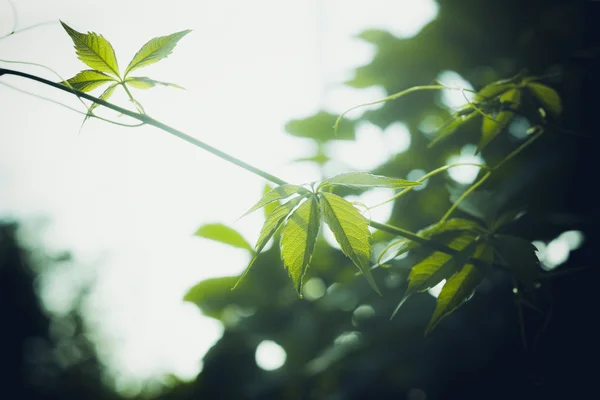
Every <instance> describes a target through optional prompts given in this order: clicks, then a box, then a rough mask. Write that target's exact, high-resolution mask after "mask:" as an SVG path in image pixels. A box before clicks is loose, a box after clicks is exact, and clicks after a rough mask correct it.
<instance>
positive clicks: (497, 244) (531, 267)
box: [492, 235, 540, 289]
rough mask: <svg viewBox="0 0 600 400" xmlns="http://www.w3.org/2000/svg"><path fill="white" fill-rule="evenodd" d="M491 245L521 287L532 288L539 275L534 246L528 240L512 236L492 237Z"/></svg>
mask: <svg viewBox="0 0 600 400" xmlns="http://www.w3.org/2000/svg"><path fill="white" fill-rule="evenodd" d="M492 245H493V246H494V250H495V252H496V254H498V256H499V257H500V260H501V261H502V262H503V263H504V264H506V266H508V268H510V270H511V271H512V272H513V273H514V274H515V277H516V278H517V280H518V281H519V282H520V283H521V284H522V285H523V287H524V288H525V289H531V288H533V287H534V283H535V281H536V279H537V277H538V275H539V273H540V267H539V260H538V258H537V255H536V254H535V252H536V248H535V246H534V245H533V244H531V242H529V241H528V240H525V239H522V238H520V237H516V236H512V235H494V236H493V237H492Z"/></svg>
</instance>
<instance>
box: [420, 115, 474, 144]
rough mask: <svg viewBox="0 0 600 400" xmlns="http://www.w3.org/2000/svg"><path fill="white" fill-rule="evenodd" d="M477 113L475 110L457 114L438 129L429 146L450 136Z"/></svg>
mask: <svg viewBox="0 0 600 400" xmlns="http://www.w3.org/2000/svg"><path fill="white" fill-rule="evenodd" d="M476 115H477V112H476V111H473V112H471V113H469V114H466V115H460V116H455V117H453V118H452V119H451V120H449V121H448V122H446V123H445V124H444V125H442V127H441V128H440V129H438V131H437V136H436V137H435V138H434V139H433V140H432V141H431V142H430V143H429V145H428V146H427V147H429V148H431V147H433V146H435V145H436V144H438V143H439V142H441V141H442V140H444V139H446V138H448V137H450V135H452V134H453V133H454V132H455V131H456V130H457V129H458V128H459V127H460V126H461V125H463V124H465V123H467V122H468V121H470V120H471V119H473V117H475V116H476Z"/></svg>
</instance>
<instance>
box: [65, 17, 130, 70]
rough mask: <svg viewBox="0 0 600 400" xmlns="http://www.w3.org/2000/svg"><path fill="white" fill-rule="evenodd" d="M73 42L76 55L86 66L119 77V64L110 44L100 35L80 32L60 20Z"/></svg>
mask: <svg viewBox="0 0 600 400" xmlns="http://www.w3.org/2000/svg"><path fill="white" fill-rule="evenodd" d="M60 23H61V24H62V26H63V28H65V31H67V33H68V34H69V36H70V37H71V39H72V40H73V43H74V44H75V52H76V53H77V57H78V58H79V59H80V60H81V61H83V62H84V63H85V64H86V65H87V66H89V67H90V68H93V69H95V70H97V71H100V72H105V73H107V74H111V75H114V76H116V77H119V65H118V64H117V57H116V56H115V50H114V49H113V47H112V45H111V44H110V43H109V41H108V40H106V39H105V38H104V37H103V36H102V35H98V34H96V33H94V32H88V33H81V32H77V31H76V30H75V29H73V28H71V27H70V26H68V25H67V24H65V23H64V22H62V21H60Z"/></svg>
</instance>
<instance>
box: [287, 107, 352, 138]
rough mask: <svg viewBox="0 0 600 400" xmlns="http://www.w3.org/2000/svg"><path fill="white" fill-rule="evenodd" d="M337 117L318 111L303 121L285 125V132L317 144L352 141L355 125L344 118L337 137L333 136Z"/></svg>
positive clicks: (290, 122)
mask: <svg viewBox="0 0 600 400" xmlns="http://www.w3.org/2000/svg"><path fill="white" fill-rule="evenodd" d="M337 117H338V116H337V115H335V114H331V113H328V112H325V111H320V112H318V113H316V114H314V115H311V116H309V117H306V118H303V119H294V120H291V121H289V122H288V123H287V124H285V131H286V132H287V133H289V134H290V135H292V136H298V137H304V138H309V139H313V140H315V141H317V142H319V143H326V142H327V141H329V140H354V136H355V135H354V131H355V127H356V123H355V122H354V121H352V120H349V119H347V118H344V119H343V120H342V121H341V122H340V126H339V129H338V134H337V136H334V134H333V125H334V124H335V121H336V120H337Z"/></svg>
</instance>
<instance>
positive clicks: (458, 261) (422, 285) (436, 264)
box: [392, 235, 476, 317]
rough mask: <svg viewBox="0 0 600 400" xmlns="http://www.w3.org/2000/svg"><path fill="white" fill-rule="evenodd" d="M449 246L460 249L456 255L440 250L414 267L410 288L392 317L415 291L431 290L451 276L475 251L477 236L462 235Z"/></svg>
mask: <svg viewBox="0 0 600 400" xmlns="http://www.w3.org/2000/svg"><path fill="white" fill-rule="evenodd" d="M448 246H449V247H451V248H453V249H455V250H458V251H459V252H458V253H457V254H455V255H454V256H452V255H450V254H446V253H442V252H440V251H436V252H434V253H433V254H432V255H430V256H429V257H427V258H426V259H424V260H423V261H421V262H420V263H418V264H416V265H415V266H413V267H412V270H411V271H410V275H409V276H408V288H407V289H406V292H405V293H404V297H403V298H402V300H400V303H399V304H398V306H397V307H396V309H395V310H394V313H393V314H392V317H393V316H394V315H395V314H396V312H398V310H399V309H400V307H401V306H402V304H404V302H405V301H406V300H407V299H408V298H409V297H410V296H411V295H413V294H414V293H416V292H424V291H425V290H429V289H431V288H432V287H434V286H435V285H437V284H438V283H440V282H441V281H442V280H444V279H447V278H449V277H450V276H452V275H453V274H454V273H456V271H458V270H459V269H460V268H461V267H462V266H463V265H465V263H466V262H467V260H468V259H469V258H470V257H471V256H472V255H473V253H474V252H475V246H476V242H475V236H472V235H462V236H459V237H457V238H455V239H454V240H452V241H451V242H450V243H449V245H448Z"/></svg>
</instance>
